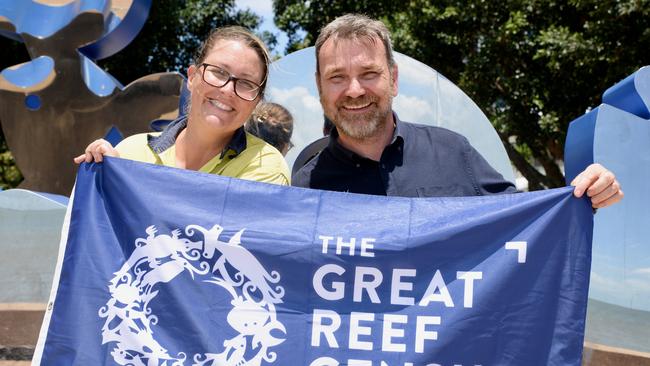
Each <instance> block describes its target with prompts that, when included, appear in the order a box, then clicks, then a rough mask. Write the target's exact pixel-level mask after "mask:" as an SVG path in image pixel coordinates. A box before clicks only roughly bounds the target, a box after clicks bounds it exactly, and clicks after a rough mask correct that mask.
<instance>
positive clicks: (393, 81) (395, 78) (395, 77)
mask: <svg viewBox="0 0 650 366" xmlns="http://www.w3.org/2000/svg"><path fill="white" fill-rule="evenodd" d="M392 70H393V72H392V73H391V81H390V82H391V84H392V87H393V96H394V97H396V96H397V92H398V89H399V88H398V84H399V83H398V82H397V81H398V76H399V75H398V74H399V72H398V70H397V64H394V65H393V66H392Z"/></svg>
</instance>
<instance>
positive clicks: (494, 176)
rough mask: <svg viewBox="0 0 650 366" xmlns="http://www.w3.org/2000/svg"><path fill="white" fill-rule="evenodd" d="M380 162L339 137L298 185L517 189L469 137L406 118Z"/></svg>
mask: <svg viewBox="0 0 650 366" xmlns="http://www.w3.org/2000/svg"><path fill="white" fill-rule="evenodd" d="M395 123H396V126H395V131H394V134H393V139H392V141H391V142H390V144H389V145H388V146H386V147H385V148H384V151H383V153H382V155H381V158H380V159H379V161H374V160H371V159H368V158H365V157H362V156H360V155H358V154H356V153H354V152H352V151H350V150H348V149H346V148H345V147H343V146H342V145H341V144H340V143H339V142H338V133H337V131H336V129H334V130H332V134H331V136H330V143H329V145H328V146H327V147H326V148H325V149H324V150H323V151H321V153H320V154H319V155H317V156H316V157H315V158H314V159H312V160H311V161H310V162H308V163H307V164H306V165H305V166H304V167H302V168H301V169H300V170H299V171H298V172H297V173H296V174H295V175H294V177H293V179H292V185H294V186H299V187H309V188H315V189H324V190H330V191H341V192H352V193H365V194H374V195H386V196H402V197H443V196H446V197H452V196H480V195H486V194H496V193H514V192H516V188H515V186H514V184H512V183H511V182H508V181H507V180H505V179H504V178H503V176H502V175H501V174H499V173H498V172H497V171H496V170H494V168H492V167H491V166H490V164H488V162H487V161H486V160H485V159H484V158H483V157H482V156H481V154H479V153H478V151H476V150H475V149H474V148H473V147H472V146H471V145H470V144H469V142H468V141H467V139H466V138H465V137H463V136H461V135H459V134H457V133H455V132H452V131H449V130H447V129H444V128H441V127H433V126H425V125H419V124H413V123H408V122H402V121H400V120H399V119H398V118H397V116H396V115H395Z"/></svg>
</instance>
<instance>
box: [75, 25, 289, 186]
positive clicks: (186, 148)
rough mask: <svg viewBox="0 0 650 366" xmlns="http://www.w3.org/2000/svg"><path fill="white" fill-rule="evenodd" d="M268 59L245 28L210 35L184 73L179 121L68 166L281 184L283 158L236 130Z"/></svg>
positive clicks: (93, 147) (255, 98)
mask: <svg viewBox="0 0 650 366" xmlns="http://www.w3.org/2000/svg"><path fill="white" fill-rule="evenodd" d="M268 60H269V57H268V52H267V51H266V48H265V46H264V44H263V42H262V41H261V40H260V39H259V38H258V37H256V36H255V35H253V34H252V33H251V32H249V31H248V30H246V29H244V28H242V27H225V28H219V29H216V30H214V31H212V33H211V34H210V36H209V37H208V39H207V40H206V41H205V42H204V43H203V45H202V46H201V48H200V50H199V52H198V55H197V57H196V59H195V63H194V65H191V66H190V67H189V68H188V70H187V76H188V80H187V86H188V89H189V90H190V94H191V97H190V103H189V105H188V106H187V107H186V111H187V114H186V115H184V116H181V117H179V118H178V119H176V120H174V121H173V122H171V123H170V124H169V125H168V126H167V128H165V130H164V131H162V132H161V133H160V134H146V133H144V134H138V135H134V136H131V137H128V138H126V139H125V140H124V141H122V142H120V143H119V144H118V145H117V146H116V147H115V148H113V146H111V144H110V143H109V142H107V141H105V140H102V139H100V140H96V141H94V142H93V143H91V144H90V145H88V147H87V148H86V151H85V153H84V154H83V155H80V156H78V157H76V158H75V159H74V161H75V162H76V163H77V164H80V163H81V162H84V161H85V162H91V161H96V162H101V161H102V160H103V156H112V157H121V158H126V159H131V160H137V161H142V162H147V163H154V164H160V165H166V166H171V167H176V168H183V169H191V170H198V171H201V172H206V173H212V174H219V175H225V176H229V177H236V178H242V179H248V180H256V181H261V182H268V183H276V184H285V185H288V184H289V171H288V168H287V165H286V163H285V161H284V158H283V157H282V155H281V154H280V153H279V152H278V151H277V150H276V149H274V148H273V147H272V146H270V145H269V144H267V143H265V142H263V141H262V140H260V139H259V138H257V137H255V136H252V135H250V134H248V133H246V132H245V131H244V128H243V125H244V123H245V122H246V120H248V118H249V117H250V115H251V113H252V112H253V110H254V109H255V106H256V105H257V104H258V103H259V101H260V100H261V99H262V98H263V96H264V89H265V87H266V80H267V77H268V63H269V61H268Z"/></svg>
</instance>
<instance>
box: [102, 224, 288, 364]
mask: <svg viewBox="0 0 650 366" xmlns="http://www.w3.org/2000/svg"><path fill="white" fill-rule="evenodd" d="M222 231H223V228H222V227H221V226H219V225H214V226H213V227H212V228H211V229H209V230H208V229H205V228H203V227H201V226H198V225H189V226H187V227H186V228H185V237H181V231H180V230H178V229H177V230H174V231H172V232H171V235H164V234H161V235H156V233H157V230H156V228H155V227H154V226H149V227H148V228H147V229H146V230H145V232H146V233H147V234H148V236H147V237H146V238H138V239H136V240H135V250H134V251H133V253H132V254H131V256H130V257H129V259H127V261H126V263H124V264H123V265H122V267H121V268H120V269H119V270H118V271H117V272H115V276H114V277H113V278H112V279H111V281H110V283H109V285H108V290H109V292H110V294H111V297H110V299H109V300H108V301H107V302H106V305H104V306H102V307H101V309H99V316H100V317H101V318H104V319H105V321H104V325H103V327H102V344H107V343H111V344H114V346H113V348H112V350H111V356H112V357H113V360H114V361H115V362H116V363H117V364H119V365H130V366H131V365H132V366H140V365H142V366H145V365H169V366H182V365H185V364H186V363H185V362H186V361H189V362H191V363H190V364H191V365H193V366H199V365H200V366H217V365H219V366H235V365H237V366H240V365H260V364H261V363H262V361H266V362H269V363H273V362H274V361H275V360H276V358H277V355H276V353H275V352H272V351H271V348H272V347H274V346H276V345H278V344H280V343H282V342H284V339H283V338H276V337H275V336H274V335H272V333H273V334H275V335H277V334H278V333H279V332H282V333H284V334H286V329H285V327H284V326H283V325H282V323H280V322H279V321H278V320H277V318H276V313H275V304H278V303H281V302H282V297H283V296H284V288H282V287H281V286H279V285H278V282H279V281H280V274H279V273H278V272H277V271H272V272H271V273H268V272H267V271H266V270H265V269H264V266H262V264H261V263H260V262H259V261H258V260H257V258H255V256H253V254H252V253H251V252H249V251H248V250H247V249H246V248H245V247H243V246H242V245H241V236H242V233H243V232H244V230H243V229H242V230H240V231H239V232H238V233H236V234H235V235H233V237H232V238H231V239H230V240H229V241H228V242H224V241H220V240H219V235H220V234H221V232H222ZM197 236H198V237H199V238H195V237H197ZM191 239H194V240H196V239H199V240H197V241H193V240H191ZM201 239H202V240H201ZM186 271H187V272H188V273H189V274H190V275H191V277H192V278H193V279H195V280H196V279H197V278H203V279H204V280H203V281H201V282H202V283H207V284H209V285H211V286H219V287H221V288H222V289H224V290H226V292H227V293H228V294H229V295H230V296H231V297H232V299H231V301H230V303H231V305H232V308H231V310H230V311H229V312H228V315H227V322H228V324H229V325H230V326H231V327H232V329H233V330H234V331H235V333H237V335H236V336H235V337H233V338H230V339H225V340H223V350H222V351H221V352H220V353H204V354H195V355H194V356H193V357H191V360H188V355H187V354H186V353H185V352H180V353H178V354H177V355H170V354H169V352H168V351H167V349H166V348H165V347H164V345H162V344H160V343H159V342H158V341H157V340H156V339H155V337H154V331H153V329H152V326H155V325H156V324H158V317H157V316H156V314H153V312H152V310H151V307H150V303H151V301H153V300H154V298H155V297H156V295H157V294H158V290H157V289H158V288H159V287H160V286H164V285H165V284H166V283H169V282H171V281H172V280H173V279H174V278H176V276H178V275H179V274H181V273H183V272H186ZM206 277H207V279H205V278H206ZM246 357H247V358H246Z"/></svg>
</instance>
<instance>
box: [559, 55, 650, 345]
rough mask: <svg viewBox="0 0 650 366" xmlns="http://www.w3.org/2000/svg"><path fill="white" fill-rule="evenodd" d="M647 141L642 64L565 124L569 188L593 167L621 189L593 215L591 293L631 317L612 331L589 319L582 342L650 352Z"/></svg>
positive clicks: (649, 83) (648, 100) (648, 76)
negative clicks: (617, 197) (598, 166)
mask: <svg viewBox="0 0 650 366" xmlns="http://www.w3.org/2000/svg"><path fill="white" fill-rule="evenodd" d="M649 142H650V67H648V66H646V67H643V68H641V69H639V70H638V71H637V72H635V73H634V74H632V75H630V76H628V77H627V78H626V79H624V80H623V81H621V82H619V83H618V84H616V85H614V86H612V87H611V88H609V89H608V90H607V91H605V93H604V94H603V104H601V105H600V106H598V107H597V108H595V109H593V110H592V111H590V112H589V113H587V114H585V115H583V116H582V117H580V118H577V119H576V120H574V121H573V122H571V125H570V126H569V131H568V134H567V141H566V147H565V170H566V179H567V183H568V182H570V181H571V180H572V179H573V178H574V177H575V176H576V175H577V174H578V173H579V172H580V171H582V170H583V169H584V167H586V166H587V165H589V164H591V163H592V162H597V163H601V164H602V165H604V166H606V167H607V168H608V169H611V170H612V171H613V172H614V173H616V177H617V179H618V180H619V182H620V183H621V186H622V187H623V190H624V192H625V198H624V199H623V201H621V203H619V204H617V205H614V206H612V207H608V208H607V209H605V210H602V211H599V212H598V214H597V215H596V216H595V218H594V220H595V222H594V239H593V243H594V244H593V247H594V251H593V261H592V272H591V286H590V292H589V294H590V295H589V296H590V298H591V299H593V300H597V301H599V302H604V303H607V304H612V305H615V306H619V307H622V308H618V310H616V311H612V310H610V311H609V314H611V313H612V312H615V313H618V314H617V316H618V317H619V318H621V317H622V314H623V313H626V314H628V313H629V314H628V315H630V317H629V318H627V319H626V321H625V322H623V321H620V319H619V321H612V322H611V323H612V324H613V325H611V327H610V328H608V329H604V328H603V329H601V330H599V329H598V326H603V327H607V326H606V325H605V324H607V320H606V319H603V318H602V317H599V319H597V321H596V322H588V325H587V340H590V339H591V340H592V341H594V342H597V343H602V344H607V345H610V346H618V347H623V348H629V349H635V350H637V351H643V352H650V342H648V339H650V330H649V329H648V328H647V327H644V326H643V324H648V322H650V245H648V238H649V237H650V219H649V218H648V215H647V210H648V207H649V206H650V185H649V184H648V181H650V144H649ZM592 303H593V304H594V306H593V309H592ZM589 306H590V308H589V311H590V312H592V310H593V311H595V310H596V307H597V306H599V307H602V306H610V305H603V304H601V303H596V302H593V301H592V302H590V305H589ZM623 308H627V309H634V310H633V311H632V312H630V311H629V310H625V309H623ZM643 314H645V315H643ZM632 317H634V318H632ZM641 318H643V319H644V320H642V319H641ZM621 319H622V318H621ZM594 320H596V319H594ZM625 323H627V324H628V325H624V324H625ZM590 327H591V330H592V332H591V334H590ZM613 327H615V328H619V327H620V328H622V327H625V328H626V329H618V330H616V329H614V328H613ZM635 327H636V328H638V329H632V328H635ZM606 334H609V336H606ZM612 334H619V336H612ZM623 334H624V335H626V336H625V337H622V336H620V335H623ZM604 338H607V339H604ZM635 342H636V343H635Z"/></svg>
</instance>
